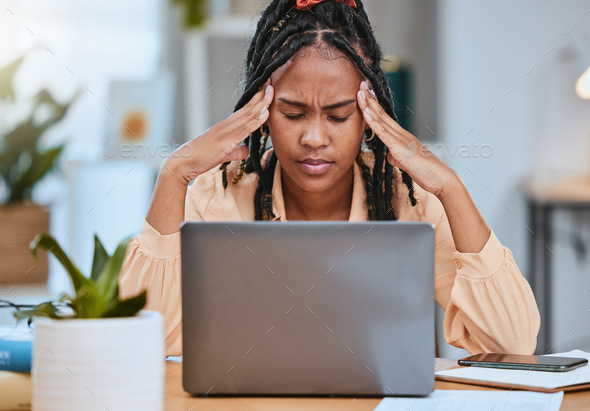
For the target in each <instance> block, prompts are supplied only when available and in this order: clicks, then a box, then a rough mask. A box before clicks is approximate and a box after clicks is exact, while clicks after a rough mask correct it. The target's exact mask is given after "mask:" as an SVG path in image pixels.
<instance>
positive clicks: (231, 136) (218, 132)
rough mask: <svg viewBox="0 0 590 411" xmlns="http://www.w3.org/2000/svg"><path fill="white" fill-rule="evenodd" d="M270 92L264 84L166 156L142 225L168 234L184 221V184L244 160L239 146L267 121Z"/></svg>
mask: <svg viewBox="0 0 590 411" xmlns="http://www.w3.org/2000/svg"><path fill="white" fill-rule="evenodd" d="M273 97H274V89H273V87H272V86H271V85H270V81H267V82H266V84H265V85H264V86H263V87H262V89H261V90H260V91H259V92H258V93H256V94H255V95H254V97H252V99H251V100H250V101H249V102H248V104H246V105H245V106H244V107H242V108H241V109H239V110H238V111H236V112H235V113H233V114H232V115H231V116H229V117H228V118H227V119H225V120H223V121H221V122H219V123H217V124H215V125H214V126H213V127H211V128H210V129H208V130H207V131H205V132H204V133H203V134H201V135H200V136H198V137H196V138H194V139H192V140H191V141H189V142H188V143H186V144H183V145H182V146H180V147H179V148H178V149H177V150H176V151H174V153H172V154H170V156H168V158H167V159H166V161H165V162H164V164H163V165H162V168H161V169H160V174H159V175H158V180H157V181H156V187H155V188H154V194H153V195H152V201H151V203H150V208H149V210H148V213H147V216H146V218H145V219H146V221H147V222H148V223H149V224H150V225H151V226H152V227H153V228H155V229H156V231H158V232H159V233H160V234H162V235H164V234H172V233H176V232H178V230H179V227H180V223H182V222H183V221H184V203H185V197H186V190H187V187H188V184H189V183H190V182H191V181H192V180H194V179H195V178H197V177H198V176H199V175H200V174H203V173H205V172H207V171H209V170H211V169H212V168H213V167H215V166H218V165H219V164H222V163H225V162H227V161H234V160H242V159H244V158H246V157H248V147H246V146H244V145H240V143H241V142H242V141H244V139H245V138H246V137H248V136H249V135H250V133H252V132H253V131H254V130H256V129H257V128H259V127H260V126H261V125H263V124H264V123H265V122H266V120H267V119H268V107H269V106H270V104H271V103H272V100H273Z"/></svg>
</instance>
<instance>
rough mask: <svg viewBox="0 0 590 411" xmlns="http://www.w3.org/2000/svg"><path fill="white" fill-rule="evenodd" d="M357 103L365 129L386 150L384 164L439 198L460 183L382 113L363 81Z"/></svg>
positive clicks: (435, 157) (421, 146) (431, 154)
mask: <svg viewBox="0 0 590 411" xmlns="http://www.w3.org/2000/svg"><path fill="white" fill-rule="evenodd" d="M357 101H358V104H359V107H360V108H361V111H362V112H363V116H364V118H365V121H366V122H367V124H368V126H369V127H370V128H371V129H372V130H373V131H374V132H375V134H376V135H377V136H378V137H379V139H380V140H381V141H382V142H383V143H384V144H385V145H386V146H387V147H388V148H389V153H388V154H387V161H389V163H390V164H391V165H393V166H394V167H398V168H400V169H402V170H404V171H405V172H406V173H408V174H409V175H410V177H412V180H414V181H415V182H416V183H417V184H419V185H420V187H422V188H423V189H425V190H426V191H428V192H430V193H432V194H434V195H435V196H437V197H439V198H440V197H441V196H442V195H444V193H446V191H448V189H449V187H450V186H451V185H452V184H454V183H456V182H457V180H459V177H458V176H457V174H456V173H455V172H454V171H453V169H451V168H450V167H449V166H447V165H446V164H445V163H444V162H443V161H442V160H440V159H439V158H438V157H437V156H435V155H434V153H432V152H431V151H430V150H429V149H428V148H427V147H426V146H425V145H423V144H422V143H421V142H420V141H419V140H418V139H417V138H416V137H414V135H412V133H410V132H409V131H406V130H404V129H403V128H402V126H400V125H399V124H398V123H397V122H396V121H395V120H394V119H392V118H391V117H390V116H389V115H388V114H387V113H386V112H385V110H384V109H383V107H381V105H380V104H379V102H378V101H377V99H376V98H375V94H374V92H373V91H372V90H370V89H369V88H368V84H367V82H366V81H363V82H361V86H360V90H359V91H358V93H357Z"/></svg>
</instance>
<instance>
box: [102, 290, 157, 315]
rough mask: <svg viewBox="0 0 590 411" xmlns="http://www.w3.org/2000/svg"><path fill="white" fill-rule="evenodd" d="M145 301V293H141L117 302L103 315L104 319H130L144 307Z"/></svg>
mask: <svg viewBox="0 0 590 411" xmlns="http://www.w3.org/2000/svg"><path fill="white" fill-rule="evenodd" d="M117 300H118V298H117ZM146 301H147V291H143V292H142V293H141V294H139V295H136V296H135V297H131V298H128V299H126V300H123V301H117V303H116V304H115V305H114V306H113V307H112V308H111V309H110V310H109V311H107V312H106V313H105V314H104V317H105V318H108V317H132V316H134V315H135V314H137V313H138V312H139V311H140V310H141V309H142V308H143V307H145V303H146Z"/></svg>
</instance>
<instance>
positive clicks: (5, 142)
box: [0, 56, 76, 203]
mask: <svg viewBox="0 0 590 411" xmlns="http://www.w3.org/2000/svg"><path fill="white" fill-rule="evenodd" d="M23 59H24V56H23V57H20V58H18V59H17V60H15V61H14V62H12V63H10V64H9V65H8V66H6V67H5V68H3V69H0V111H1V112H3V113H0V114H5V113H7V112H9V113H10V114H13V115H14V114H16V116H17V117H18V112H19V109H21V110H20V111H23V110H22V108H23V107H24V106H23V104H22V102H20V101H17V99H16V98H15V94H14V89H13V87H12V83H13V79H14V76H15V74H16V72H17V71H18V68H19V66H20V64H21V63H22V61H23ZM75 98H76V96H74V98H72V99H71V100H70V102H68V103H66V104H63V105H62V104H59V103H57V102H56V101H55V100H54V98H53V97H52V96H51V94H50V93H49V92H48V91H47V90H41V91H40V92H38V93H37V95H36V96H35V97H34V98H33V100H32V101H30V102H27V103H28V104H27V106H28V107H24V108H25V110H24V112H25V115H24V118H22V119H19V121H18V122H17V123H16V124H6V123H9V121H7V118H3V119H2V118H0V120H4V121H0V180H1V181H3V182H4V184H5V186H6V191H7V196H6V197H7V198H6V199H4V200H3V199H0V202H1V201H7V202H8V203H19V202H24V201H30V200H31V194H32V190H33V187H34V186H35V184H37V182H39V180H41V179H42V178H43V177H44V176H45V175H46V174H47V173H48V172H49V171H50V170H51V169H53V168H54V167H55V165H56V164H57V161H58V160H59V156H60V155H61V153H62V152H63V149H64V145H63V144H62V145H58V146H56V147H52V148H48V149H44V148H42V147H41V145H40V144H39V140H40V139H41V137H42V136H43V134H44V133H45V132H46V131H47V129H49V128H50V127H52V126H54V125H55V124H57V123H59V122H60V121H61V120H62V119H63V118H64V116H65V115H66V113H67V112H68V109H69V107H70V104H71V103H72V102H73V100H74V99H75ZM11 108H12V110H10V109H11ZM3 117H7V116H6V115H4V116H3ZM21 117H22V116H21ZM3 123H4V124H3Z"/></svg>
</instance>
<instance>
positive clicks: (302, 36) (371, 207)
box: [220, 0, 416, 220]
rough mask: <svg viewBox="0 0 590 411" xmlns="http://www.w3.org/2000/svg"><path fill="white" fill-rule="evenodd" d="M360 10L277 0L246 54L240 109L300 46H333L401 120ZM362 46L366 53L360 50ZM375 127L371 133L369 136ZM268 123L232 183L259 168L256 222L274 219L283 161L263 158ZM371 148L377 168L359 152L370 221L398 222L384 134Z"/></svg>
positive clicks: (249, 141) (265, 14)
mask: <svg viewBox="0 0 590 411" xmlns="http://www.w3.org/2000/svg"><path fill="white" fill-rule="evenodd" d="M356 5H357V7H356V8H353V7H351V6H348V5H345V4H340V3H335V2H333V1H324V2H321V3H318V4H316V5H315V6H314V7H313V11H312V10H304V11H300V10H295V9H294V6H295V0H273V1H272V2H271V3H270V5H269V6H268V7H267V8H266V9H265V10H264V11H263V12H262V15H261V18H260V20H259V21H258V25H257V27H256V32H255V34H254V37H253V38H252V41H251V43H250V48H249V50H248V53H247V57H246V70H245V80H244V84H245V90H244V93H243V95H242V96H241V98H240V99H239V101H238V102H237V104H236V106H235V111H237V110H239V109H240V108H242V107H243V106H244V105H246V104H247V103H248V101H250V100H251V99H252V97H253V96H254V95H255V94H256V93H257V92H258V90H259V89H260V88H261V87H262V85H264V83H265V82H266V81H267V80H268V78H269V77H270V76H271V74H272V73H273V72H274V71H275V70H277V69H278V68H279V67H281V66H283V65H284V64H285V63H287V62H288V61H289V60H290V59H291V58H293V57H294V56H295V55H296V54H297V53H298V52H299V51H300V50H302V49H305V48H307V47H316V48H317V47H319V46H321V45H327V46H329V47H331V48H334V49H336V50H338V51H340V52H341V53H342V54H343V55H344V56H345V57H347V58H348V59H349V60H351V61H352V62H353V63H354V64H355V65H356V66H357V67H358V68H359V70H360V71H361V72H362V74H363V75H364V76H365V77H366V78H367V79H368V80H369V82H370V84H371V86H372V88H373V90H374V92H375V96H376V98H377V100H378V101H379V103H380V104H381V106H382V107H383V109H384V110H385V111H386V112H387V114H388V115H389V116H391V117H392V118H393V119H394V120H395V121H397V116H396V115H395V113H394V111H393V98H392V95H391V91H390V89H389V87H388V83H387V79H386V78H385V74H384V73H383V70H382V68H381V60H382V54H381V48H380V47H379V45H378V44H377V41H376V39H375V35H374V33H373V29H372V28H371V25H370V23H369V19H368V17H367V14H366V12H365V9H364V6H363V4H362V1H361V0H356ZM357 49H359V50H360V51H361V53H362V55H363V57H361V55H360V54H359V53H358V52H357ZM371 133H372V131H371V130H367V131H365V137H367V138H369V137H370V135H371ZM267 141H268V127H266V125H265V126H263V127H261V129H259V130H256V131H254V132H253V133H251V134H250V136H249V137H248V138H246V139H245V141H244V143H245V144H246V145H247V146H248V147H249V149H250V154H249V156H248V157H247V158H246V159H245V160H242V163H241V164H240V171H239V172H238V174H237V175H236V176H234V178H233V179H232V183H234V184H235V183H237V182H239V181H240V179H241V176H242V175H243V174H244V173H246V174H250V173H253V172H255V173H256V174H257V175H258V177H259V180H258V186H257V187H256V192H255V194H254V217H255V219H256V220H272V219H273V218H274V217H275V215H274V214H273V211H272V194H271V193H272V185H273V175H274V170H275V167H276V164H277V158H276V155H275V154H274V151H273V152H272V153H271V154H270V157H269V159H268V161H267V162H266V164H265V165H264V166H263V165H262V162H261V158H262V156H263V154H264V152H265V150H266V145H267ZM366 145H367V148H368V149H369V150H370V151H372V152H373V154H374V159H375V163H374V166H373V170H371V169H370V167H369V166H368V165H367V164H366V163H365V161H364V160H363V157H362V154H361V153H360V152H359V155H358V156H357V159H356V161H357V164H358V165H359V167H360V169H361V171H362V176H363V180H364V182H365V189H366V192H367V208H368V218H369V220H395V219H397V216H396V213H395V212H394V210H393V201H392V199H393V194H394V193H393V183H394V169H393V166H392V165H391V164H389V162H388V161H387V153H388V148H387V146H385V144H383V142H382V141H381V140H380V139H379V138H373V139H370V141H367V142H366ZM228 164H229V163H225V164H222V165H221V167H220V168H221V169H222V170H223V172H222V173H223V177H222V179H223V186H224V188H227V185H228V179H227V165H228ZM401 178H402V181H403V183H404V184H405V185H406V187H407V188H408V197H409V199H410V202H411V204H412V205H413V206H414V205H416V199H415V197H414V188H413V184H412V179H411V177H410V176H409V175H408V174H407V173H406V172H405V171H401Z"/></svg>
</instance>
